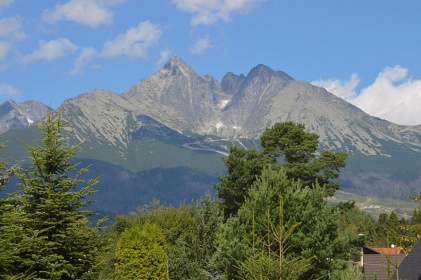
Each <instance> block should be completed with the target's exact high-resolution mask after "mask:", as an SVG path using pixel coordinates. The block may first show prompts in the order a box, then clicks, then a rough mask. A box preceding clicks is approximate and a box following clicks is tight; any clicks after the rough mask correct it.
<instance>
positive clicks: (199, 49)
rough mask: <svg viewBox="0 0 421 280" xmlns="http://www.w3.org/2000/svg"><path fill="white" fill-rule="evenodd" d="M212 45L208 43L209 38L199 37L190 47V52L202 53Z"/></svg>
mask: <svg viewBox="0 0 421 280" xmlns="http://www.w3.org/2000/svg"><path fill="white" fill-rule="evenodd" d="M211 47H212V45H211V43H210V40H209V38H201V39H199V40H197V41H196V43H195V44H194V46H193V47H192V48H191V49H190V52H191V53H192V54H204V53H205V52H206V50H207V49H209V48H211Z"/></svg>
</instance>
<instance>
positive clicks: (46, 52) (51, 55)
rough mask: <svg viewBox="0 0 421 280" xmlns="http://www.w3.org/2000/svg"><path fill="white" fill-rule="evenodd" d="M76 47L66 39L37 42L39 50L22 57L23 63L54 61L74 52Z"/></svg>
mask: <svg viewBox="0 0 421 280" xmlns="http://www.w3.org/2000/svg"><path fill="white" fill-rule="evenodd" d="M77 49H78V46H76V45H75V44H73V43H72V42H70V41H69V39H66V38H59V39H56V40H51V41H42V40H41V41H39V48H38V49H37V50H35V51H34V52H33V53H32V54H29V55H26V56H24V57H23V61H24V62H29V61H35V60H48V61H52V60H56V59H58V58H61V57H63V56H66V55H68V54H71V53H73V52H75V51H76V50H77Z"/></svg>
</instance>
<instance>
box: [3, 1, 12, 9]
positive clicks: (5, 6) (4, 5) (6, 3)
mask: <svg viewBox="0 0 421 280" xmlns="http://www.w3.org/2000/svg"><path fill="white" fill-rule="evenodd" d="M14 1H15V0H0V9H2V8H7V7H9V6H10V5H11V4H12V3H13V2H14Z"/></svg>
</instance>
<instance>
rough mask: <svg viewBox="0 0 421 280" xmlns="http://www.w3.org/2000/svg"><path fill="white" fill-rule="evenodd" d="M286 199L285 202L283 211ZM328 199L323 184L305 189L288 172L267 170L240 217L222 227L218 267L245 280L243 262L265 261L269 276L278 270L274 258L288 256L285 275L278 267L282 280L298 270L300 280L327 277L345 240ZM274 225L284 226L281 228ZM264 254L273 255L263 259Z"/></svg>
mask: <svg viewBox="0 0 421 280" xmlns="http://www.w3.org/2000/svg"><path fill="white" fill-rule="evenodd" d="M280 196H282V197H283V201H284V203H283V207H282V209H283V210H282V211H281V210H280V203H279V199H280ZM324 197H325V190H324V189H323V188H322V187H320V186H318V185H315V186H313V188H308V187H303V186H302V185H301V183H300V182H297V181H294V180H290V179H288V178H287V175H286V171H285V170H282V169H281V170H276V169H275V170H274V169H270V168H266V169H264V170H263V172H262V174H261V176H260V177H259V178H258V179H257V181H256V182H255V183H254V184H253V186H252V188H251V189H250V190H249V194H248V198H247V199H246V201H245V202H244V204H243V205H242V207H241V208H240V209H239V211H238V217H236V218H232V219H229V220H227V222H226V223H225V224H224V225H223V226H222V229H221V234H220V236H219V238H218V242H217V244H218V253H217V254H216V255H215V257H214V262H215V264H216V266H217V267H218V268H219V269H220V270H222V271H223V272H224V274H225V277H226V278H227V279H239V278H240V277H241V274H242V273H244V271H241V269H239V268H238V267H239V264H241V266H240V267H242V266H243V264H245V266H246V267H250V266H251V265H252V264H253V263H254V264H255V265H256V266H257V267H258V266H259V265H258V264H259V263H260V264H261V265H262V264H264V263H266V264H267V265H270V266H271V269H270V270H269V269H268V270H266V271H267V272H269V271H273V270H272V268H273V267H272V264H274V263H275V262H274V260H276V258H274V256H275V255H276V256H282V255H284V259H283V260H284V261H285V266H284V267H283V268H282V269H281V270H280V271H279V265H278V268H277V269H278V273H279V276H282V275H283V276H282V277H287V275H288V274H289V275H292V271H293V272H295V273H296V274H297V277H296V278H297V279H315V278H317V277H325V276H327V274H328V270H329V267H330V264H329V261H328V259H332V258H334V257H336V255H335V254H336V251H335V247H337V246H338V245H339V244H338V243H339V241H340V240H339V239H338V238H337V237H338V213H337V212H336V211H334V209H333V208H332V207H331V206H330V205H328V204H327V202H326V200H325V199H324ZM280 211H281V212H282V215H280ZM274 225H279V226H280V228H278V230H276V227H275V226H274ZM287 233H288V234H287ZM283 234H284V236H282V235H283ZM285 237H287V238H285ZM280 240H281V241H282V243H283V244H282V246H280V245H279V241H280ZM256 241H257V242H256ZM259 244H260V245H259ZM264 251H265V252H267V255H266V256H265V257H264V258H262V256H263V255H262V252H264ZM253 252H256V254H253ZM269 252H271V253H270V254H269ZM272 253H274V255H273V256H272V257H271V254H272ZM251 256H252V257H251ZM250 257H251V258H252V259H250ZM305 260H311V265H309V266H306V265H304V264H305V263H306V261H305ZM278 261H279V258H278ZM294 264H296V265H297V266H296V265H294ZM299 268H302V269H303V270H300V269H299ZM304 268H306V269H304ZM290 269H291V270H290ZM254 271H255V270H254ZM268 279H272V278H268ZM284 279H288V278H284Z"/></svg>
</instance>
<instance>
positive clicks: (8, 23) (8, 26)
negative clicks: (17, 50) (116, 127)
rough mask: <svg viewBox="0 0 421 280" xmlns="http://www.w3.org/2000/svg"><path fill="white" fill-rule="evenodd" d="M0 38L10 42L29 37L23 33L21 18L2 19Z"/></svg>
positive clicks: (0, 20) (0, 22)
mask: <svg viewBox="0 0 421 280" xmlns="http://www.w3.org/2000/svg"><path fill="white" fill-rule="evenodd" d="M0 37H4V38H8V40H23V39H25V38H27V37H28V35H27V34H26V33H25V32H24V31H23V26H22V22H21V19H20V17H19V16H14V17H9V18H0Z"/></svg>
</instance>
